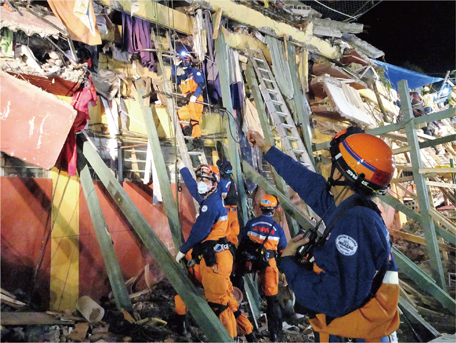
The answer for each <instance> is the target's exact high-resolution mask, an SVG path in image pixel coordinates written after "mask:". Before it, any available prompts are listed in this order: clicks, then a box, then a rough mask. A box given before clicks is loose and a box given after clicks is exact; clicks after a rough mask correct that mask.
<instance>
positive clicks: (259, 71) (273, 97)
mask: <svg viewBox="0 0 456 343" xmlns="http://www.w3.org/2000/svg"><path fill="white" fill-rule="evenodd" d="M249 51H250V57H251V60H252V64H253V67H254V68H255V72H256V75H257V78H258V81H259V84H260V91H261V94H262V95H263V99H264V102H265V104H266V107H267V109H268V112H269V115H270V116H271V120H272V122H273V124H274V126H275V128H276V130H277V133H278V135H279V137H280V140H281V142H282V145H283V148H284V152H285V153H286V154H287V155H289V156H291V157H293V158H294V159H295V160H296V161H299V162H301V163H302V164H303V165H304V166H306V167H307V168H309V169H310V170H312V171H315V168H314V166H313V164H312V162H311V159H310V157H309V155H308V152H307V150H306V147H305V145H304V143H303V142H302V139H301V137H300V136H299V133H298V129H297V128H296V125H295V123H294V121H293V117H292V115H291V113H290V111H289V110H288V107H287V105H286V103H285V100H284V99H283V96H282V93H281V92H280V89H279V87H278V85H277V82H276V81H275V78H274V75H273V73H272V71H271V69H270V67H269V64H268V62H267V61H266V59H265V57H264V54H263V52H262V51H259V50H255V49H249Z"/></svg>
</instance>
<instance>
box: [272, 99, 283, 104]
mask: <svg viewBox="0 0 456 343" xmlns="http://www.w3.org/2000/svg"><path fill="white" fill-rule="evenodd" d="M271 101H272V102H273V103H275V104H280V105H282V104H283V102H282V101H277V100H272V99H271Z"/></svg>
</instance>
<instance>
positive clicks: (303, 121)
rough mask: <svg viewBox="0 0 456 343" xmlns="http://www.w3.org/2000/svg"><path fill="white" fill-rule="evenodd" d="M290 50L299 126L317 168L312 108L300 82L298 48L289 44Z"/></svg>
mask: <svg viewBox="0 0 456 343" xmlns="http://www.w3.org/2000/svg"><path fill="white" fill-rule="evenodd" d="M287 50H288V66H289V68H290V73H291V81H292V82H293V89H294V95H293V102H294V104H295V107H296V114H297V117H298V124H299V125H301V128H302V135H303V138H304V145H305V147H306V148H307V153H308V155H309V158H310V161H311V162H312V164H313V166H314V168H315V159H314V156H313V152H312V133H311V132H310V121H309V117H310V115H311V112H310V106H309V104H308V102H307V98H306V95H305V94H303V92H302V89H301V82H300V81H299V79H298V77H299V73H298V68H297V65H296V46H295V45H294V44H291V43H288V44H287Z"/></svg>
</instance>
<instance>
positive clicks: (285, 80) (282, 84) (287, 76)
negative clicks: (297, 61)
mask: <svg viewBox="0 0 456 343" xmlns="http://www.w3.org/2000/svg"><path fill="white" fill-rule="evenodd" d="M266 44H267V45H268V49H269V51H270V52H271V59H272V66H273V68H274V76H275V79H276V81H277V85H278V86H279V88H280V91H281V92H282V94H283V96H284V97H286V98H287V99H289V100H291V99H293V93H294V90H293V81H292V80H291V73H290V68H289V67H288V62H287V61H286V60H285V58H284V56H285V54H284V51H285V50H284V46H283V43H282V42H279V40H278V39H277V38H274V37H271V36H269V35H267V36H266Z"/></svg>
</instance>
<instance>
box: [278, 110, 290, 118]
mask: <svg viewBox="0 0 456 343" xmlns="http://www.w3.org/2000/svg"><path fill="white" fill-rule="evenodd" d="M276 113H277V114H278V115H279V116H282V117H286V116H288V114H287V113H284V112H278V111H277V112H276Z"/></svg>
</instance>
